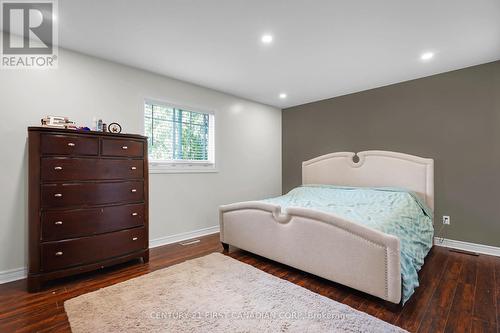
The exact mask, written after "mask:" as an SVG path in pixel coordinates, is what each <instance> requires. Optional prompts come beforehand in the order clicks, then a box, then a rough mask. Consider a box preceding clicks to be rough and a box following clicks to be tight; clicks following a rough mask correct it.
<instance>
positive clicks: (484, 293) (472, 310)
mask: <svg viewBox="0 0 500 333" xmlns="http://www.w3.org/2000/svg"><path fill="white" fill-rule="evenodd" d="M200 240H201V241H200V242H199V243H195V244H192V245H188V246H182V245H180V244H171V245H167V246H163V247H158V248H155V249H152V250H151V255H150V262H149V263H148V264H145V265H142V264H134V263H128V264H122V265H119V266H115V267H112V268H107V269H104V270H101V271H99V272H94V273H87V274H83V275H80V276H76V277H70V278H65V279H63V280H59V281H55V282H53V283H51V284H50V285H47V287H46V288H45V289H44V290H43V291H41V292H38V293H35V294H29V293H27V292H26V280H20V281H16V282H11V283H7V284H3V285H0V332H2V333H3V332H69V331H70V327H69V323H68V319H67V317H66V314H65V312H64V306H63V303H64V301H65V300H67V299H70V298H72V297H76V296H78V295H81V294H84V293H87V292H90V291H94V290H97V289H99V288H103V287H106V286H109V285H112V284H115V283H118V282H121V281H125V280H127V279H130V278H133V277H137V276H140V275H143V274H146V273H149V272H152V271H154V270H157V269H161V268H164V267H167V266H170V265H173V264H176V263H180V262H182V261H185V260H187V259H191V258H195V257H199V256H202V255H205V254H208V253H211V252H215V251H219V252H222V246H220V243H219V238H218V234H216V235H211V236H207V237H203V238H200ZM227 254H228V255H229V256H231V257H233V258H235V259H238V260H240V261H242V262H245V263H247V264H250V265H253V266H255V267H257V268H259V269H261V270H263V271H265V272H268V273H270V274H273V275H275V276H278V277H280V278H282V279H286V280H288V281H291V282H293V283H296V284H298V285H300V286H302V287H304V288H307V289H310V290H312V291H314V292H316V293H319V294H321V295H324V296H326V297H329V298H331V299H333V300H336V301H338V302H342V303H345V304H347V305H349V306H351V307H353V308H356V309H358V310H361V311H364V312H366V313H369V314H371V315H373V316H375V317H378V318H380V319H382V320H385V321H387V322H390V323H393V324H395V325H398V326H400V327H402V328H405V329H407V330H408V331H410V332H495V333H500V330H499V321H500V312H499V309H500V258H496V257H490V256H485V255H480V256H478V257H475V256H470V255H466V254H460V253H456V252H450V251H449V250H448V249H445V248H441V247H434V248H433V249H432V251H431V253H430V254H429V256H428V257H427V259H426V263H425V265H424V267H423V269H422V270H421V272H420V281H421V283H420V287H419V288H418V289H417V291H416V292H415V294H414V295H413V297H412V299H411V300H410V301H409V302H408V303H407V304H406V305H405V306H404V307H402V308H401V307H400V306H397V305H393V304H390V303H387V302H384V301H380V300H378V299H376V298H375V297H371V296H369V295H366V294H363V293H361V292H358V291H355V290H352V289H350V288H347V287H344V286H341V285H339V284H336V283H333V282H330V281H327V280H324V279H321V278H317V277H315V276H313V275H311V274H308V273H304V272H301V271H298V270H296V269H292V268H289V267H287V266H284V265H281V264H278V263H275V262H273V261H270V260H268V259H265V258H262V257H259V256H256V255H253V254H250V253H248V252H244V251H241V250H238V249H234V248H230V250H229V253H227Z"/></svg>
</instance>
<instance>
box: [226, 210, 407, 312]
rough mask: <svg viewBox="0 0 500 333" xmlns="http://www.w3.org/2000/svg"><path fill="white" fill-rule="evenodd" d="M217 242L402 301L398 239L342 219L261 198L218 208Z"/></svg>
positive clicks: (385, 298) (372, 293) (378, 295)
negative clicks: (218, 229) (286, 207)
mask: <svg viewBox="0 0 500 333" xmlns="http://www.w3.org/2000/svg"><path fill="white" fill-rule="evenodd" d="M220 237H221V242H223V243H225V244H230V245H234V246H236V247H238V248H241V249H243V250H246V251H249V252H252V253H255V254H258V255H261V256H263V257H266V258H269V259H272V260H275V261H278V262H281V263H283V264H286V265H289V266H292V267H295V268H298V269H300V270H303V271H305V272H309V273H312V274H314V275H317V276H320V277H323V278H325V279H328V280H331V281H335V282H338V283H340V284H343V285H346V286H349V287H352V288H354V289H358V290H361V291H363V292H366V293H368V294H371V295H374V296H377V297H380V298H382V299H384V300H387V301H390V302H393V303H399V302H400V300H401V267H400V244H399V240H398V239H397V238H396V237H394V236H392V235H387V234H384V233H382V232H379V231H376V230H373V229H370V228H367V227H365V226H362V225H359V224H356V223H353V222H349V221H347V220H344V219H342V218H339V217H336V216H333V215H330V214H326V213H322V212H318V211H312V210H308V209H304V208H289V209H288V210H287V212H286V214H283V213H282V212H281V207H280V206H276V205H271V204H266V203H262V202H241V203H236V204H230V205H225V206H221V207H220Z"/></svg>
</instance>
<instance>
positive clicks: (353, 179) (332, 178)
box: [302, 150, 434, 210]
mask: <svg viewBox="0 0 500 333" xmlns="http://www.w3.org/2000/svg"><path fill="white" fill-rule="evenodd" d="M356 155H357V156H358V158H359V161H357V162H354V160H353V159H354V158H355V156H356ZM302 183H303V184H329V185H343V186H365V187H367V186H376V187H401V188H405V189H408V190H411V191H413V192H415V193H417V194H418V195H419V196H420V197H421V198H422V199H423V200H424V201H425V202H426V203H427V205H428V206H429V207H430V208H431V209H432V210H434V160H433V159H430V158H422V157H418V156H413V155H408V154H402V153H396V152H392V151H381V150H368V151H363V152H360V153H357V154H356V153H351V152H339V153H332V154H327V155H323V156H319V157H316V158H313V159H312V160H309V161H305V162H302Z"/></svg>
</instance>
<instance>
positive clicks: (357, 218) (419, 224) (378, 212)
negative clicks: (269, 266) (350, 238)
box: [262, 185, 434, 303]
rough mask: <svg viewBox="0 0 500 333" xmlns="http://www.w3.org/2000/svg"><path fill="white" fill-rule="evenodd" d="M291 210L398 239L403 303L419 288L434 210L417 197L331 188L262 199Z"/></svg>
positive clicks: (401, 192) (397, 192)
mask: <svg viewBox="0 0 500 333" xmlns="http://www.w3.org/2000/svg"><path fill="white" fill-rule="evenodd" d="M262 201H263V202H267V203H272V204H276V205H279V206H281V207H282V209H284V210H286V208H288V207H305V208H310V209H313V210H318V211H322V212H326V213H332V214H334V215H337V216H339V217H342V218H344V219H348V220H351V221H353V222H356V223H359V224H362V225H364V226H367V227H369V228H373V229H376V230H379V231H381V232H384V233H386V234H390V235H394V236H396V237H398V238H399V240H400V244H401V274H402V280H403V303H404V302H406V301H407V300H408V299H409V298H410V296H411V295H412V294H413V292H414V290H415V288H417V287H418V285H419V283H418V271H419V270H420V267H422V265H423V263H424V258H425V256H426V255H427V253H428V252H429V250H430V248H431V246H432V238H433V235H434V228H433V225H432V211H431V210H430V209H429V208H428V207H427V206H426V205H425V203H424V202H423V201H422V200H420V199H419V198H418V197H417V195H416V194H414V193H413V192H409V191H406V190H403V189H397V188H362V187H340V186H329V185H307V186H302V187H297V188H295V189H293V190H291V191H290V192H288V193H287V194H286V195H283V196H280V197H276V198H271V199H266V200H262Z"/></svg>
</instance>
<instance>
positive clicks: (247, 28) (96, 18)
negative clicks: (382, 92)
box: [59, 0, 500, 108]
mask: <svg viewBox="0 0 500 333" xmlns="http://www.w3.org/2000/svg"><path fill="white" fill-rule="evenodd" d="M59 24H60V26H59V41H60V45H61V46H63V47H66V48H68V49H72V50H76V51H80V52H82V53H86V54H90V55H94V56H97V57H101V58H105V59H109V60H112V61H116V62H119V63H123V64H127V65H130V66H134V67H138V68H142V69H145V70H149V71H153V72H156V73H160V74H164V75H167V76H170V77H173V78H177V79H181V80H185V81H188V82H192V83H195V84H198V85H202V86H206V87H210V88H213V89H217V90H220V91H223V92H227V93H231V94H234V95H237V96H241V97H244V98H248V99H250V100H255V101H258V102H262V103H266V104H269V105H274V106H278V107H281V108H285V107H289V106H293V105H298V104H303V103H307V102H311V101H316V100H320V99H325V98H329V97H334V96H339V95H344V94H348V93H352V92H356V91H361V90H366V89H370V88H374V87H378V86H383V85H387V84H391V83H396V82H401V81H406V80H409V79H414V78H418V77H424V76H428V75H432V74H436V73H441V72H445V71H449V70H453V69H458V68H463V67H467V66H471V65H475V64H480V63H485V62H489V61H494V60H498V59H500V0H376V1H374V0H364V1H362V0H344V1H338V0H337V1H335V0H170V1H165V0H163V1H162V0H147V1H145V0H143V1H138V0H136V1H123V0H60V1H59ZM264 33H271V34H272V35H274V41H273V43H272V44H271V45H263V44H262V43H261V41H260V38H261V35H262V34H264ZM424 51H433V52H435V53H436V56H435V57H434V59H432V60H431V61H428V62H422V61H421V60H420V58H419V57H420V54H421V53H422V52H424ZM281 92H285V93H287V95H288V98H287V99H285V100H280V99H279V96H278V95H279V94H280V93H281Z"/></svg>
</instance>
